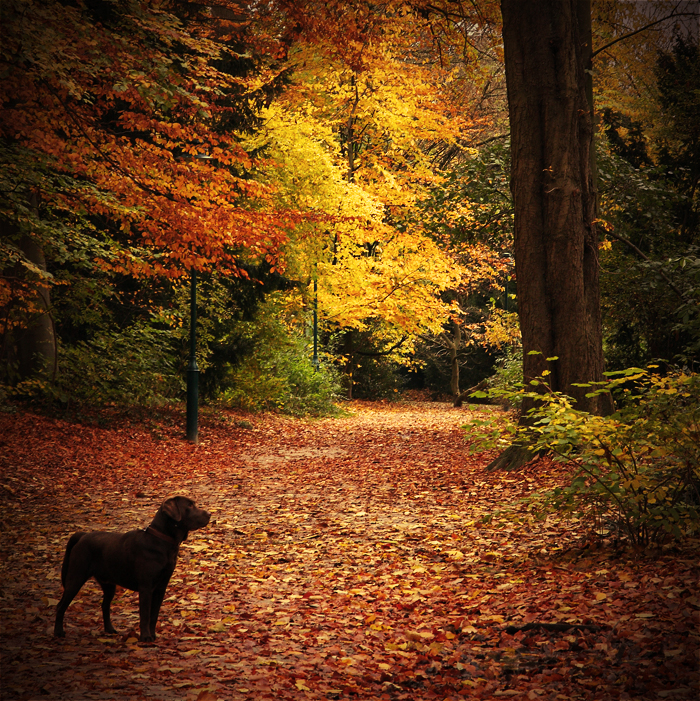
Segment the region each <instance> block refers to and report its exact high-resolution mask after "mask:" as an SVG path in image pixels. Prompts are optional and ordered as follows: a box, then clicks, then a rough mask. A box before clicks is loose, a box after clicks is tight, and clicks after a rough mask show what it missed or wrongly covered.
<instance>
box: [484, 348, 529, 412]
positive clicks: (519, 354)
mask: <svg viewBox="0 0 700 701" xmlns="http://www.w3.org/2000/svg"><path fill="white" fill-rule="evenodd" d="M522 378H523V349H522V347H518V348H512V347H508V348H507V350H506V352H505V355H504V356H503V357H502V358H501V360H499V361H498V364H497V369H496V372H495V373H494V374H493V375H492V376H491V377H490V378H489V380H488V387H489V390H492V392H493V394H492V396H494V397H495V398H496V399H497V400H498V402H499V404H501V405H502V406H503V407H504V408H506V409H512V408H517V407H519V406H520V405H521V404H522V397H521V396H520V394H518V392H517V391H514V390H517V388H518V387H519V386H520V385H521V384H522Z"/></svg>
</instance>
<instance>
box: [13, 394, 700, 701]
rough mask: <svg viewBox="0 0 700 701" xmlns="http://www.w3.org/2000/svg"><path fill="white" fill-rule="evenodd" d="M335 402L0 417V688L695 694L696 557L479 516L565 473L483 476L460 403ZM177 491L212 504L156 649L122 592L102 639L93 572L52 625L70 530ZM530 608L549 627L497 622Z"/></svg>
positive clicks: (236, 695)
mask: <svg viewBox="0 0 700 701" xmlns="http://www.w3.org/2000/svg"><path fill="white" fill-rule="evenodd" d="M351 411H352V415H351V416H348V417H345V418H338V419H323V420H315V421H302V420H297V419H290V418H285V417H279V416H252V417H250V416H247V417H244V416H241V415H237V414H234V413H226V414H221V413H219V414H211V415H205V416H204V417H203V420H202V428H201V433H200V437H201V443H200V444H199V445H198V446H193V445H191V444H188V443H186V442H185V441H184V440H182V439H181V436H180V433H181V423H182V417H181V415H177V416H176V415H172V414H170V413H168V412H153V413H152V414H150V415H149V416H148V417H146V418H143V417H140V418H139V420H134V421H131V422H130V421H127V420H124V418H123V417H112V418H111V420H106V421H105V418H107V419H109V417H104V416H103V417H102V425H89V424H85V423H83V424H75V423H68V422H66V421H62V420H55V419H50V418H46V417H41V416H34V415H30V414H24V413H18V414H16V415H7V414H4V415H1V416H0V436H2V438H1V439H0V440H2V445H1V446H0V447H1V448H2V450H1V452H0V461H1V462H0V467H1V468H2V479H1V480H0V509H1V511H0V527H1V529H2V531H1V535H2V551H3V552H2V561H1V563H0V596H1V598H0V609H1V610H0V617H1V620H2V622H3V629H4V632H3V634H2V643H1V646H2V699H8V700H10V699H12V700H15V699H16V700H17V701H26V700H28V699H39V698H42V699H43V698H49V699H51V698H55V699H71V700H76V699H113V700H115V701H116V700H120V701H121V699H149V700H151V699H153V700H161V701H171V700H172V701H176V700H177V701H185V700H187V701H189V700H190V699H191V700H194V699H199V701H216V700H217V699H220V700H221V701H229V700H234V699H235V700H238V699H256V700H257V699H266V698H276V699H457V698H462V697H464V696H465V695H466V696H469V697H476V698H494V697H499V696H507V697H513V698H527V699H536V698H540V699H552V700H554V699H562V698H581V699H586V698H595V699H607V698H611V699H612V698H614V699H617V698H620V699H624V698H634V699H647V698H648V699H658V698H664V697H665V696H667V695H668V696H671V697H672V698H675V699H695V698H696V697H697V683H698V673H697V652H698V637H697V625H696V624H697V606H698V599H697V578H698V571H697V550H695V551H694V552H691V551H688V550H680V551H675V552H674V551H668V552H666V553H659V554H658V557H656V558H633V557H632V556H630V555H629V554H627V555H623V556H622V558H617V559H614V560H610V559H609V558H610V553H609V552H607V551H604V550H601V551H598V552H590V553H588V552H587V554H585V556H580V557H576V556H574V551H573V550H572V551H569V552H568V553H567V552H564V551H566V549H567V548H568V547H569V546H571V545H573V542H574V541H573V539H574V538H575V537H577V536H579V535H580V534H578V533H576V532H575V531H573V532H572V530H571V525H572V524H571V523H562V522H560V521H559V520H557V519H551V518H550V519H548V520H547V521H544V522H531V521H524V522H523V523H522V524H521V525H518V524H515V523H513V522H512V521H511V520H510V519H501V518H499V517H496V518H495V519H494V520H493V521H491V522H490V523H488V524H487V523H484V522H483V521H482V516H483V515H484V514H486V513H488V512H492V511H494V510H497V509H499V508H502V507H504V506H511V505H513V504H514V503H515V502H516V501H517V500H518V499H519V498H520V497H522V496H524V495H526V494H529V493H531V492H533V491H539V490H541V489H543V488H545V487H548V486H552V485H554V484H556V483H557V482H558V481H560V480H561V479H562V473H561V470H560V468H558V467H556V466H555V465H553V464H552V463H551V462H548V461H541V462H540V463H538V464H537V465H534V466H530V467H528V468H526V469H524V470H521V471H518V472H517V473H499V474H492V473H487V472H485V471H484V465H485V462H486V456H477V457H475V456H472V455H470V453H469V449H468V448H469V446H468V442H467V437H468V436H467V434H466V433H465V431H464V430H463V429H462V428H461V426H462V425H463V424H464V423H465V422H466V421H468V420H469V419H470V418H471V417H472V416H473V413H472V412H470V411H469V410H468V409H455V408H453V407H451V406H449V405H447V404H439V403H418V402H416V403H398V404H389V403H360V402H356V403H353V404H352V405H351ZM485 411H490V410H488V409H486V410H485ZM175 494H185V495H188V496H191V497H192V498H194V499H195V501H196V502H197V503H198V504H199V505H201V506H203V507H204V508H207V509H209V510H210V511H212V515H213V518H212V523H211V524H210V525H209V526H208V527H207V528H205V529H203V530H201V531H197V532H195V533H193V534H192V535H191V536H190V538H189V539H188V541H187V542H186V543H184V544H183V546H182V548H181V551H180V560H179V562H178V567H177V569H176V571H175V575H174V577H173V579H172V580H171V584H170V587H169V589H168V593H167V595H166V602H165V604H164V606H163V610H162V612H161V618H160V621H159V630H158V633H159V636H158V639H157V641H156V643H155V645H140V644H138V643H137V642H136V635H135V632H136V628H137V623H138V615H137V596H136V595H135V594H133V593H131V592H125V591H122V592H121V593H119V594H118V595H117V598H116V599H115V602H114V604H113V620H114V622H115V626H116V627H117V629H118V630H119V631H120V634H119V635H117V636H105V635H104V634H103V633H102V631H101V628H100V615H99V600H100V596H99V594H100V592H99V590H98V587H97V586H96V585H95V584H94V583H90V584H88V585H86V586H85V587H84V589H83V591H82V592H81V593H80V594H79V595H78V597H77V598H76V600H75V601H74V602H73V604H72V605H71V607H70V608H69V609H68V612H67V615H66V634H67V637H66V638H65V639H64V640H55V639H53V638H52V637H51V630H52V627H53V613H54V608H55V604H56V601H57V599H58V598H59V597H60V592H61V587H60V580H59V576H58V571H59V567H60V561H61V559H62V556H63V549H64V547H65V542H66V540H67V538H68V537H69V535H70V534H71V533H72V532H74V531H75V530H78V529H83V530H87V529H101V530H128V529H130V528H134V527H142V526H145V525H147V524H148V523H149V522H150V520H151V518H152V517H153V514H154V513H155V511H156V510H157V508H158V505H159V504H160V503H161V502H162V501H163V499H165V498H166V497H168V496H172V495H175ZM520 514H521V515H522V516H523V517H525V512H524V510H523V509H520ZM528 622H535V623H538V624H539V623H544V624H547V625H548V626H549V627H548V628H547V627H542V626H540V627H536V628H535V629H533V630H529V631H520V632H515V631H514V630H512V629H511V630H510V632H507V629H508V626H515V627H522V626H523V625H524V624H526V623H528ZM574 624H585V625H584V627H580V628H568V629H566V630H563V629H562V630H560V629H558V628H557V626H559V628H566V626H567V625H574ZM586 626H587V627H586Z"/></svg>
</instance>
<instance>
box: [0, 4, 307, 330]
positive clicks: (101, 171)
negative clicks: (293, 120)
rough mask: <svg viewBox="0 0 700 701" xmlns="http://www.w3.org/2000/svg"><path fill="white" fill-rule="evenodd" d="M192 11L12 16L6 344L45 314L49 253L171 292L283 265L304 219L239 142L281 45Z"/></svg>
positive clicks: (99, 9)
mask: <svg viewBox="0 0 700 701" xmlns="http://www.w3.org/2000/svg"><path fill="white" fill-rule="evenodd" d="M184 8H185V6H184V5H180V4H179V3H177V2H167V1H166V2H160V1H156V0H137V1H135V2H131V3H129V4H124V3H119V2H115V1H113V0H101V1H100V2H90V3H87V2H76V3H61V2H57V1H55V0H47V1H44V0H42V1H41V2H39V1H38V0H7V2H3V13H2V32H3V38H2V48H1V49H0V101H1V104H2V110H1V111H0V162H1V164H2V167H1V168H0V189H2V192H3V198H2V203H1V205H0V226H2V234H3V236H2V242H1V243H0V247H1V248H0V255H1V256H2V261H3V262H2V270H3V276H2V278H0V283H1V288H2V292H1V296H2V303H3V311H4V314H3V316H4V329H3V330H4V335H5V338H6V339H7V337H8V333H10V332H11V331H12V327H13V325H14V326H17V325H23V324H24V325H26V324H27V323H28V322H27V312H28V313H29V314H31V313H32V312H33V313H34V316H35V317H37V316H41V315H42V314H43V315H44V316H46V307H47V306H48V292H47V290H48V288H49V287H50V286H51V284H52V283H53V281H54V280H53V276H52V275H51V272H50V271H48V272H47V270H46V266H45V264H44V261H43V258H44V252H47V253H48V254H50V257H51V259H52V260H53V261H54V263H55V264H57V265H60V264H61V262H68V261H70V262H73V263H77V264H79V265H82V266H85V267H88V268H92V269H102V270H106V271H111V272H117V273H122V274H126V275H129V276H137V277H142V276H152V275H159V276H167V277H171V278H172V277H178V276H180V275H182V274H183V272H186V271H188V270H190V269H205V268H217V269H219V270H221V271H224V272H226V273H233V274H245V272H244V271H243V270H242V269H241V268H240V267H239V266H238V262H239V261H240V260H241V259H243V260H253V261H260V260H263V259H267V260H268V261H273V260H274V259H275V258H276V257H277V255H278V251H279V246H280V243H281V242H282V241H283V240H284V238H285V227H286V226H288V225H290V223H293V219H294V217H293V215H292V214H290V213H288V212H287V213H283V212H279V211H275V209H274V207H273V206H272V205H271V200H270V193H269V190H268V189H267V188H266V187H264V186H262V185H261V184H259V183H256V182H255V181H254V180H251V179H250V178H249V177H248V172H249V170H250V168H251V165H252V159H251V156H250V154H249V153H247V152H246V151H245V150H244V149H243V148H242V147H241V146H240V144H239V142H238V139H237V135H236V130H241V129H245V128H249V127H250V125H251V123H252V122H254V113H255V110H256V109H257V107H258V106H259V105H260V104H261V103H262V102H263V101H264V100H265V99H266V95H267V94H269V92H270V91H271V90H272V89H274V82H275V80H277V78H278V76H277V75H275V74H274V72H271V71H270V70H269V68H270V66H271V64H272V62H273V58H274V57H273V58H269V56H268V55H267V54H266V52H267V50H268V49H270V48H272V49H275V46H274V45H273V46H272V47H270V46H269V45H266V44H265V42H264V37H248V36H246V31H247V28H246V25H245V24H242V23H241V22H240V21H238V20H240V19H241V18H240V17H239V16H238V15H236V14H235V12H234V11H233V9H232V8H227V7H225V6H224V7H218V8H216V10H215V11H210V12H209V16H208V17H204V16H200V17H195V16H186V15H185V12H184ZM258 39H259V40H258ZM246 41H248V42H249V44H250V45H251V46H252V48H251V50H250V51H248V52H247V53H246V52H245V50H244V48H243V44H244V43H245V42H246ZM256 52H257V54H256ZM256 56H257V58H256ZM268 59H269V60H268ZM37 289H39V290H40V291H41V296H40V298H39V297H37V294H36V291H37ZM42 307H44V309H43V310H42Z"/></svg>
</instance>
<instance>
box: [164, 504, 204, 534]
mask: <svg viewBox="0 0 700 701" xmlns="http://www.w3.org/2000/svg"><path fill="white" fill-rule="evenodd" d="M160 511H161V513H163V514H165V515H166V516H168V517H169V518H171V519H172V520H173V521H174V522H175V526H176V527H177V528H178V529H179V530H180V531H184V537H185V538H187V532H188V531H196V530H197V529H198V528H204V526H206V525H207V524H208V523H209V519H210V518H211V515H210V514H209V512H208V511H205V510H204V509H200V508H198V507H197V506H195V503H194V502H193V501H192V499H188V498H187V497H171V498H170V499H166V500H165V501H164V502H163V504H162V506H161V507H160Z"/></svg>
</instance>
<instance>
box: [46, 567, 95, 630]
mask: <svg viewBox="0 0 700 701" xmlns="http://www.w3.org/2000/svg"><path fill="white" fill-rule="evenodd" d="M87 580H88V578H87V577H85V578H84V579H83V578H73V579H71V578H70V577H67V578H66V583H65V588H64V589H63V596H62V597H61V600H60V601H59V602H58V606H56V623H55V624H54V627H53V634H54V635H55V636H56V637H57V638H63V637H64V636H65V634H66V632H65V631H64V630H63V616H64V615H65V613H66V609H67V608H68V607H69V606H70V602H71V601H73V599H74V598H75V595H76V594H77V593H78V592H79V591H80V589H81V588H82V586H83V584H85V582H87Z"/></svg>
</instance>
